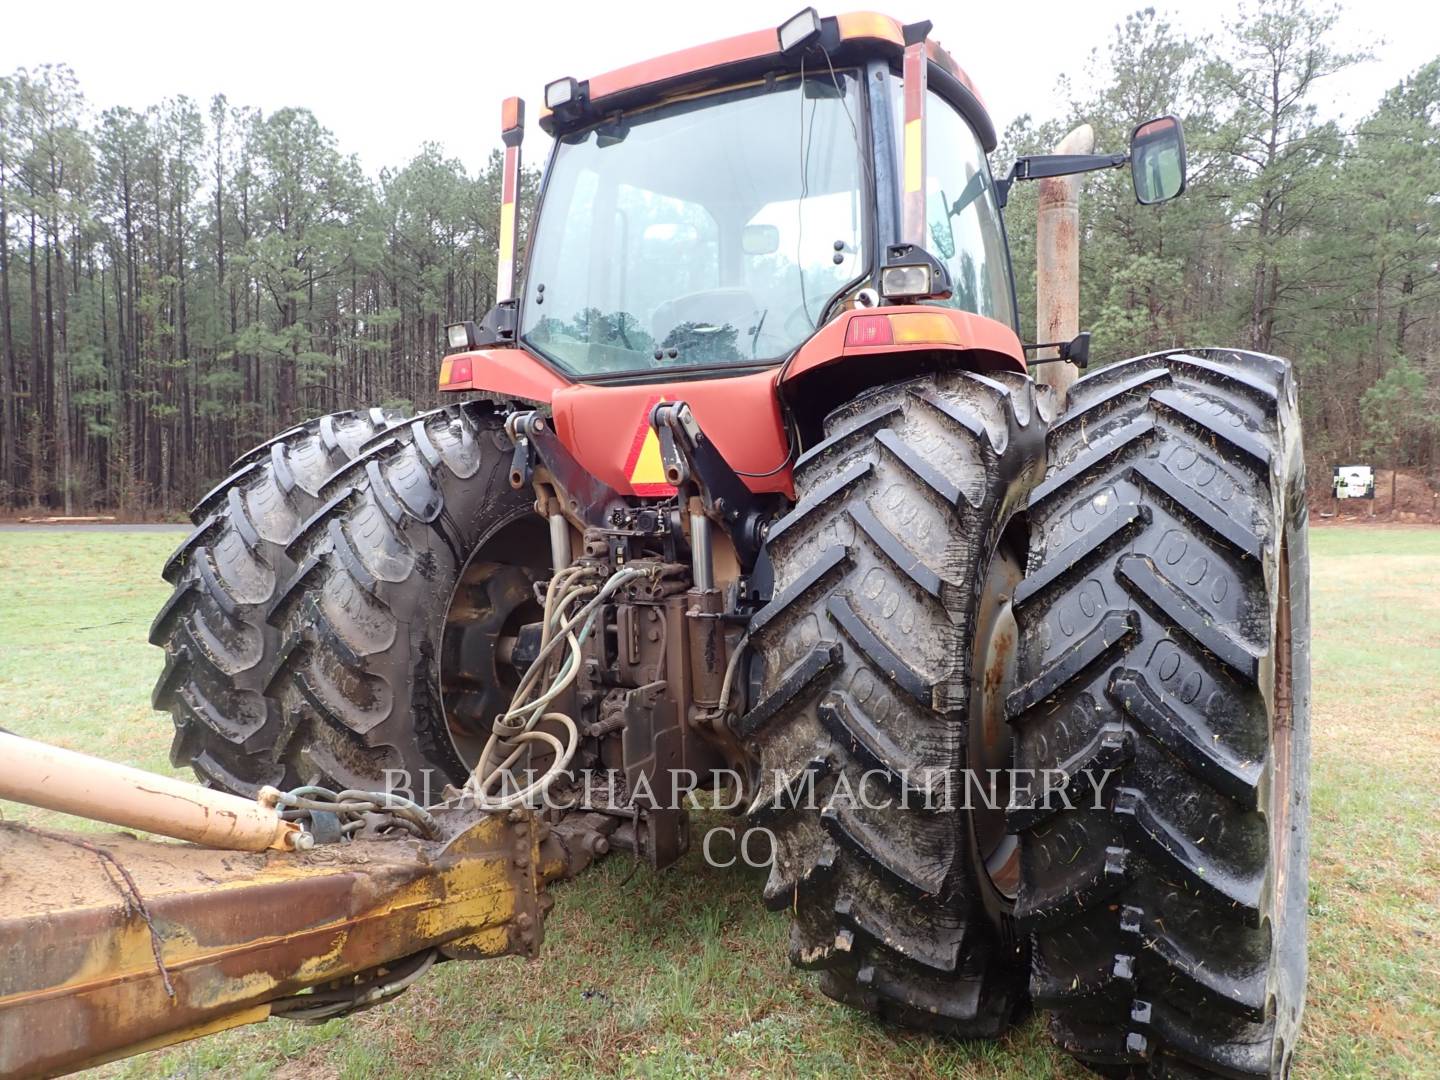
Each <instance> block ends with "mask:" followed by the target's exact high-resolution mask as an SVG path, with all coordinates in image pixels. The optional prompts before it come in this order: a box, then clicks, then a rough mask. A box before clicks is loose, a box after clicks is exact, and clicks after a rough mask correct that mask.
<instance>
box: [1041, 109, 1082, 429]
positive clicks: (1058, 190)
mask: <svg viewBox="0 0 1440 1080" xmlns="http://www.w3.org/2000/svg"><path fill="white" fill-rule="evenodd" d="M1094 149H1095V131H1094V129H1093V128H1092V127H1091V126H1090V125H1089V124H1081V125H1080V126H1079V127H1077V128H1076V129H1075V130H1074V131H1072V132H1070V134H1068V135H1066V136H1065V138H1063V139H1061V140H1060V142H1059V143H1058V144H1056V146H1055V153H1057V154H1089V153H1091V152H1092V151H1093V150H1094ZM1079 332H1080V177H1078V176H1055V177H1049V178H1047V179H1044V180H1041V181H1040V202H1039V208H1038V209H1037V211H1036V215H1035V340H1036V341H1069V340H1071V339H1072V338H1073V337H1075V335H1076V334H1078V333H1079ZM1079 374H1080V371H1079V369H1078V368H1077V367H1076V366H1075V365H1074V364H1069V363H1053V364H1045V365H1043V366H1042V367H1040V368H1038V369H1037V370H1036V374H1035V381H1036V382H1038V383H1040V384H1041V385H1043V386H1049V387H1052V388H1053V389H1054V391H1055V398H1056V403H1057V405H1058V406H1059V407H1060V408H1064V406H1065V399H1066V397H1067V396H1068V395H1069V393H1070V384H1071V383H1073V382H1074V381H1075V379H1076V378H1077V377H1078V376H1079Z"/></svg>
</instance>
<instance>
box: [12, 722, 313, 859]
mask: <svg viewBox="0 0 1440 1080" xmlns="http://www.w3.org/2000/svg"><path fill="white" fill-rule="evenodd" d="M0 760H3V761H4V762H5V767H4V768H3V769H0V799H13V800H14V801H16V802H22V803H26V804H27V805H30V806H39V807H43V808H44V809H46V810H56V811H59V812H60V813H64V814H76V815H78V816H80V817H86V818H92V819H94V820H96V821H104V822H107V823H109V824H111V825H119V826H121V827H123V828H127V829H143V830H144V831H146V832H152V833H158V834H159V835H161V836H170V837H173V838H174V839H176V840H189V841H191V842H192V843H196V844H203V845H205V846H207V847H216V848H229V849H231V850H234V851H264V850H265V849H266V848H276V849H279V850H287V849H290V848H293V847H294V846H295V844H296V841H297V840H298V839H300V838H301V837H300V830H299V826H297V825H295V824H294V823H293V822H289V821H283V820H281V818H280V815H279V814H278V813H277V812H276V810H275V808H274V806H273V805H271V806H264V805H262V804H260V803H259V802H256V801H255V800H252V799H243V798H241V797H240V796H238V795H229V794H226V793H225V792H223V791H215V790H214V789H212V788H204V787H201V786H200V785H199V784H191V783H186V782H185V781H183V780H174V779H171V778H170V777H168V776H159V775H156V774H155V773H150V772H146V771H145V770H143V769H133V768H131V767H130V766H128V765H117V764H116V763H115V762H113V761H105V760H104V759H102V758H97V757H91V756H90V755H88V754H80V753H76V752H75V751H74V750H66V749H64V748H62V747H59V746H50V745H49V744H47V743H42V742H36V741H35V740H33V739H25V738H21V737H20V736H19V735H12V734H10V733H9V732H0Z"/></svg>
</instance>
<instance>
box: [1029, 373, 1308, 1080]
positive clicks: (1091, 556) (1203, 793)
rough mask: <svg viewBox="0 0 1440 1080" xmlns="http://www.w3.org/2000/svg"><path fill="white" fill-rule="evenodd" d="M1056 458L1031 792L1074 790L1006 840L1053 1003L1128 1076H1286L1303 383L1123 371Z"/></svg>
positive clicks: (1033, 554) (1297, 836) (1070, 420)
mask: <svg viewBox="0 0 1440 1080" xmlns="http://www.w3.org/2000/svg"><path fill="white" fill-rule="evenodd" d="M1048 453H1049V475H1048V476H1047V478H1046V480H1045V482H1044V483H1043V484H1042V485H1041V486H1040V487H1038V488H1036V489H1035V491H1034V492H1033V493H1032V495H1031V499H1030V522H1031V550H1030V560H1029V568H1028V569H1029V573H1028V577H1027V578H1026V580H1025V582H1024V583H1023V585H1022V586H1021V587H1020V589H1019V590H1017V592H1016V596H1015V613H1016V617H1017V619H1018V621H1019V624H1020V627H1021V634H1022V636H1021V651H1020V660H1019V684H1018V685H1017V688H1016V689H1015V690H1014V691H1013V692H1012V694H1011V695H1010V700H1009V706H1010V710H1009V711H1010V715H1011V718H1012V723H1013V724H1014V726H1015V729H1016V732H1017V737H1018V744H1017V749H1016V765H1017V767H1018V768H1020V769H1022V770H1023V769H1033V770H1037V772H1039V771H1041V770H1043V771H1046V772H1054V771H1056V770H1060V771H1063V774H1064V775H1065V776H1068V777H1069V778H1071V779H1070V780H1069V782H1068V785H1069V786H1068V788H1067V787H1064V786H1062V783H1061V781H1060V779H1059V774H1058V773H1056V774H1055V776H1056V778H1055V781H1054V783H1053V784H1052V785H1051V787H1052V788H1053V790H1051V791H1049V792H1048V794H1046V793H1045V792H1044V790H1043V787H1042V790H1041V792H1040V793H1039V794H1037V796H1036V797H1035V798H1034V799H1033V800H1032V805H1031V806H1029V807H1028V808H1027V807H1022V808H1020V809H1017V810H1016V811H1014V812H1012V814H1011V819H1010V820H1011V825H1012V827H1013V828H1014V829H1016V830H1018V831H1019V832H1020V834H1021V845H1022V858H1021V886H1020V893H1019V897H1018V903H1017V906H1016V916H1017V918H1018V919H1019V920H1020V922H1021V924H1022V926H1023V927H1025V928H1027V929H1029V930H1030V931H1031V933H1032V946H1033V947H1032V956H1033V960H1032V963H1033V973H1032V978H1031V991H1032V994H1033V997H1034V1000H1035V1003H1036V1005H1037V1007H1040V1008H1044V1009H1047V1010H1048V1011H1049V1014H1050V1031H1051V1034H1052V1035H1053V1037H1054V1038H1055V1039H1056V1041H1057V1042H1058V1043H1059V1044H1060V1045H1061V1046H1063V1047H1064V1048H1065V1049H1067V1050H1069V1051H1071V1052H1072V1053H1074V1054H1075V1055H1077V1056H1078V1057H1079V1058H1080V1059H1081V1060H1082V1061H1085V1062H1087V1063H1089V1064H1091V1065H1092V1066H1094V1067H1096V1068H1099V1069H1103V1070H1105V1071H1107V1072H1108V1073H1112V1074H1116V1075H1150V1076H1160V1075H1164V1076H1207V1077H1208V1076H1225V1077H1251V1076H1277V1075H1283V1074H1284V1072H1285V1071H1286V1069H1287V1068H1288V1061H1289V1055H1290V1052H1291V1050H1292V1048H1293V1045H1294V1039H1295V1035H1296V1031H1297V1029H1298V1025H1299V1018H1300V1011H1301V1007H1302V1004H1303V999H1304V984H1305V913H1306V903H1307V896H1306V858H1307V850H1306V849H1307V822H1308V795H1307V789H1308V754H1309V694H1310V686H1309V602H1308V568H1307V548H1306V509H1305V501H1304V490H1305V481H1304V466H1303V458H1302V456H1301V450H1300V431H1299V417H1298V410H1297V406H1296V388H1295V383H1294V379H1293V376H1292V373H1291V371H1290V368H1289V365H1288V364H1286V363H1285V362H1284V361H1281V360H1277V359H1275V358H1273V357H1266V356H1259V355H1255V354H1248V353H1237V352H1227V351H1219V350H1203V351H1199V352H1193V353H1165V354H1160V355H1155V356H1146V357H1140V358H1138V359H1135V360H1130V361H1126V362H1124V363H1120V364H1116V365H1114V366H1112V367H1109V368H1106V369H1104V370H1102V371H1099V372H1097V373H1095V374H1093V375H1090V376H1088V377H1086V378H1084V379H1082V380H1080V381H1079V382H1077V383H1076V384H1075V386H1074V387H1073V389H1072V391H1071V398H1070V407H1069V409H1068V411H1067V412H1066V413H1065V415H1064V416H1063V417H1061V418H1060V419H1059V420H1058V421H1057V422H1056V424H1055V425H1054V427H1053V428H1052V430H1051V432H1050V436H1049V447H1048ZM1087 770H1090V773H1089V777H1087V776H1086V771H1087ZM1107 777H1108V781H1107V782H1106V783H1104V784H1103V786H1102V787H1101V790H1100V793H1099V796H1098V798H1097V797H1096V795H1095V794H1094V788H1093V786H1092V783H1091V782H1090V780H1091V778H1094V779H1104V778H1107ZM1070 804H1073V808H1070Z"/></svg>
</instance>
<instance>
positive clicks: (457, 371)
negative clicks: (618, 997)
mask: <svg viewBox="0 0 1440 1080" xmlns="http://www.w3.org/2000/svg"><path fill="white" fill-rule="evenodd" d="M470 377H471V366H470V358H469V357H468V356H447V357H446V358H445V359H444V360H442V361H440V386H441V388H442V389H443V388H445V387H447V386H454V385H456V384H458V383H468V382H469V381H470Z"/></svg>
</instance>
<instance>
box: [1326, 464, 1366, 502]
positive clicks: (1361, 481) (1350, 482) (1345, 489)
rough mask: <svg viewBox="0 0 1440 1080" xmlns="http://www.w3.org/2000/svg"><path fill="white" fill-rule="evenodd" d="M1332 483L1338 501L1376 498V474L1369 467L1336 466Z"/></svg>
mask: <svg viewBox="0 0 1440 1080" xmlns="http://www.w3.org/2000/svg"><path fill="white" fill-rule="evenodd" d="M1331 483H1332V484H1333V485H1334V490H1335V498H1337V499H1373V498H1375V473H1374V471H1373V470H1372V469H1371V468H1370V466H1369V465H1336V466H1335V477H1334V479H1333V480H1332V481H1331Z"/></svg>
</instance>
